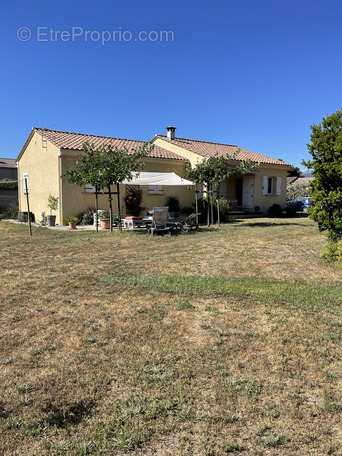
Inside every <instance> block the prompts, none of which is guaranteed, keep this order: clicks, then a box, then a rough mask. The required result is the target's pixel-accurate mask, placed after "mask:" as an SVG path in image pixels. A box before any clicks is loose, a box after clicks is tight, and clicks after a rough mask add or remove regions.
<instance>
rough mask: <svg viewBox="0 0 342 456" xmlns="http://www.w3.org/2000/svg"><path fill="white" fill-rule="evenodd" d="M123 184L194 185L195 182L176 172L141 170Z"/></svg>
mask: <svg viewBox="0 0 342 456" xmlns="http://www.w3.org/2000/svg"><path fill="white" fill-rule="evenodd" d="M122 183H123V184H126V185H127V184H130V185H194V183H193V182H191V181H189V180H186V179H182V178H181V177H179V176H177V174H176V173H149V172H141V173H139V176H138V177H135V178H133V179H132V180H131V181H127V180H124V181H123V182H122Z"/></svg>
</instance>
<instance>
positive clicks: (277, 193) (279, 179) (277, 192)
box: [276, 177, 281, 195]
mask: <svg viewBox="0 0 342 456" xmlns="http://www.w3.org/2000/svg"><path fill="white" fill-rule="evenodd" d="M276 195H281V177H277V190H276Z"/></svg>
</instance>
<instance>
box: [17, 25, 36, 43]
mask: <svg viewBox="0 0 342 456" xmlns="http://www.w3.org/2000/svg"><path fill="white" fill-rule="evenodd" d="M31 35H32V33H31V30H30V29H29V28H28V27H20V29H18V30H17V38H18V40H20V41H28V40H29V39H30V38H31Z"/></svg>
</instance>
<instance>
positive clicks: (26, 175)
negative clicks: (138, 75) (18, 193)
mask: <svg viewBox="0 0 342 456" xmlns="http://www.w3.org/2000/svg"><path fill="white" fill-rule="evenodd" d="M25 179H27V191H28V190H29V180H28V173H23V193H24V195H26V187H25Z"/></svg>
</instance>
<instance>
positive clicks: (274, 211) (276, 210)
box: [267, 204, 283, 217]
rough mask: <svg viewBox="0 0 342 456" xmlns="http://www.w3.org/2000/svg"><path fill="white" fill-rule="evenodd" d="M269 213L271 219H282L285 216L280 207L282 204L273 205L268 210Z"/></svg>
mask: <svg viewBox="0 0 342 456" xmlns="http://www.w3.org/2000/svg"><path fill="white" fill-rule="evenodd" d="M267 213H268V215H269V216H270V217H282V216H283V210H282V208H281V206H280V204H272V206H271V207H270V208H269V209H267Z"/></svg>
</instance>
